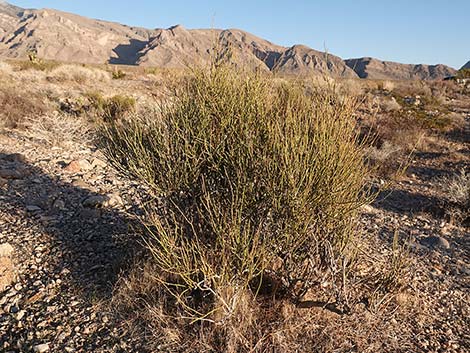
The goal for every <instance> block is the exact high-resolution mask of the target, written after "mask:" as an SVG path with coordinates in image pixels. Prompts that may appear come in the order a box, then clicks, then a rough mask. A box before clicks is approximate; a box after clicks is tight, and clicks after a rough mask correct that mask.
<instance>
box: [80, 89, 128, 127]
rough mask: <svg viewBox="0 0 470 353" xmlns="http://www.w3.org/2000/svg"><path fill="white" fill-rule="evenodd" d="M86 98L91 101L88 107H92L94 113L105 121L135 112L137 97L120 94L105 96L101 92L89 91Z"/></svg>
mask: <svg viewBox="0 0 470 353" xmlns="http://www.w3.org/2000/svg"><path fill="white" fill-rule="evenodd" d="M85 98H86V99H87V100H88V102H89V106H88V107H87V108H86V109H88V110H90V109H91V110H92V111H93V113H94V115H96V116H98V117H101V118H102V119H104V120H105V121H114V120H116V119H117V118H120V117H124V116H125V115H127V114H129V113H132V112H135V109H136V100H135V98H133V97H128V96H124V95H120V94H117V95H114V96H111V97H104V96H103V95H102V94H101V93H99V92H87V93H86V94H85Z"/></svg>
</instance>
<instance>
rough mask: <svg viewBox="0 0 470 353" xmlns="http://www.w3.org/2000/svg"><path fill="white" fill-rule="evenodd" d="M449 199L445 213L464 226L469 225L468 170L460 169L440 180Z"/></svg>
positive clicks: (469, 183)
mask: <svg viewBox="0 0 470 353" xmlns="http://www.w3.org/2000/svg"><path fill="white" fill-rule="evenodd" d="M441 182H442V184H443V186H444V190H445V191H446V194H447V198H448V199H449V201H450V204H449V205H448V206H449V207H448V208H447V210H446V211H447V213H448V214H450V216H451V217H452V218H453V219H455V220H457V221H458V222H461V223H462V224H464V225H466V226H470V172H469V171H468V170H465V169H462V170H461V171H460V174H457V175H453V176H451V177H446V178H443V179H442V180H441Z"/></svg>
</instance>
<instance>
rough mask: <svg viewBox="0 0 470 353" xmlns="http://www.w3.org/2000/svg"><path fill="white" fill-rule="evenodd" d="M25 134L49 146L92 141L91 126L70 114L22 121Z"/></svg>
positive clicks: (82, 143) (71, 144) (63, 145)
mask: <svg viewBox="0 0 470 353" xmlns="http://www.w3.org/2000/svg"><path fill="white" fill-rule="evenodd" d="M23 128H24V129H25V133H24V134H25V135H26V136H28V137H30V138H32V139H36V140H40V141H41V142H42V143H44V144H46V145H49V146H59V147H70V146H73V145H80V146H84V145H88V144H90V143H91V142H92V141H93V135H92V128H93V127H92V126H91V125H90V124H89V122H87V121H86V120H85V119H82V118H80V117H76V116H70V115H61V114H56V115H49V114H47V115H43V116H35V117H30V118H27V119H25V120H24V121H23Z"/></svg>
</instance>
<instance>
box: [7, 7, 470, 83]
mask: <svg viewBox="0 0 470 353" xmlns="http://www.w3.org/2000/svg"><path fill="white" fill-rule="evenodd" d="M214 46H217V47H218V48H219V52H220V53H221V54H220V55H224V56H226V57H227V58H228V59H230V60H231V61H232V62H233V63H235V64H236V65H240V66H248V67H251V68H257V69H260V70H266V71H276V72H279V73H286V74H295V75H299V74H306V73H316V74H321V75H325V74H326V75H331V76H335V77H345V78H357V77H360V78H369V79H396V80H408V79H424V80H426V79H442V78H444V77H447V76H452V75H454V74H455V73H456V70H455V69H453V68H451V67H449V66H445V65H408V64H399V63H394V62H386V61H381V60H378V59H373V58H357V59H348V60H343V59H341V58H340V57H338V56H335V55H332V54H329V53H324V52H321V51H317V50H314V49H312V48H309V47H307V46H305V45H294V46H292V47H284V46H281V45H277V44H274V43H271V42H269V41H267V40H265V39H262V38H259V37H256V36H255V35H253V34H250V33H248V32H245V31H242V30H238V29H226V30H220V29H186V28H184V27H183V26H180V25H177V26H173V27H170V28H168V29H146V28H139V27H131V26H126V25H122V24H119V23H114V22H107V21H102V20H95V19H90V18H86V17H82V16H79V15H75V14H71V13H66V12H62V11H58V10H51V9H39V10H35V9H23V8H19V7H17V6H13V5H10V4H8V3H5V2H1V1H0V57H4V58H16V59H24V58H27V57H28V53H30V52H32V51H34V52H36V53H37V56H38V57H39V58H42V59H50V60H58V61H65V62H78V63H89V64H103V63H111V64H123V65H142V66H152V67H163V68H183V67H186V66H187V65H192V64H207V63H209V62H210V60H211V55H212V54H211V53H212V52H213V51H212V49H213V48H214ZM467 65H470V63H469V64H467Z"/></svg>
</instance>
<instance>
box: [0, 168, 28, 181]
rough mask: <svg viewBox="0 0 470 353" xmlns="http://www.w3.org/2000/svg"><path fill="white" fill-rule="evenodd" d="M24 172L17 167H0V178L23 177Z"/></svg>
mask: <svg viewBox="0 0 470 353" xmlns="http://www.w3.org/2000/svg"><path fill="white" fill-rule="evenodd" d="M24 177H25V173H24V172H22V171H20V170H18V169H0V178H2V179H23V178H24Z"/></svg>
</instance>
